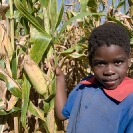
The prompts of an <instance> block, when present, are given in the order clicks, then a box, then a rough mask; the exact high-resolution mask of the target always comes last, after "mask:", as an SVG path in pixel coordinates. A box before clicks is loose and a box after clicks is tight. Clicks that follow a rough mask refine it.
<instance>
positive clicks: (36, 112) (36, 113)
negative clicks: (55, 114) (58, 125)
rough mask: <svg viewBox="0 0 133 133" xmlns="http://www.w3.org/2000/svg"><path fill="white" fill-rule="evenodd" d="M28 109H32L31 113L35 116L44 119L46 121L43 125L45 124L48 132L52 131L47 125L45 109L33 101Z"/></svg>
mask: <svg viewBox="0 0 133 133" xmlns="http://www.w3.org/2000/svg"><path fill="white" fill-rule="evenodd" d="M28 110H29V111H30V113H31V114H33V115H34V116H36V117H38V118H40V119H41V120H42V121H43V123H44V124H43V125H45V129H46V132H47V133H50V132H49V130H48V128H47V126H46V125H47V123H46V120H45V118H44V111H43V110H41V109H39V108H37V107H36V106H35V105H34V104H33V103H32V102H30V103H29V108H28Z"/></svg>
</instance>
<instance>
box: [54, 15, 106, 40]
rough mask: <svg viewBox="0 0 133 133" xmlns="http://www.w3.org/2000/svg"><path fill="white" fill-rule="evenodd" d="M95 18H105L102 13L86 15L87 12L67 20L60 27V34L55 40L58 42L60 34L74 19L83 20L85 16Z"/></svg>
mask: <svg viewBox="0 0 133 133" xmlns="http://www.w3.org/2000/svg"><path fill="white" fill-rule="evenodd" d="M93 15H94V16H95V15H98V16H105V14H104V13H88V12H82V13H80V14H78V15H77V16H74V17H72V18H71V19H69V20H68V21H67V22H65V23H64V25H63V26H62V27H61V30H60V32H59V33H58V35H57V36H56V38H55V40H58V39H59V38H60V36H61V34H62V32H63V31H64V30H65V29H66V27H67V25H69V24H70V23H71V22H73V21H74V20H76V19H79V18H83V17H85V16H93Z"/></svg>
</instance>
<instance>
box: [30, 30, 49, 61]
mask: <svg viewBox="0 0 133 133" xmlns="http://www.w3.org/2000/svg"><path fill="white" fill-rule="evenodd" d="M31 40H32V41H34V43H33V47H32V49H31V51H30V57H31V58H32V59H33V60H34V61H35V62H36V63H39V62H40V60H41V59H42V56H43V54H44V53H45V51H46V50H47V48H48V46H49V44H50V41H51V39H49V38H46V36H45V35H44V34H43V33H41V32H38V31H36V30H35V29H32V31H31Z"/></svg>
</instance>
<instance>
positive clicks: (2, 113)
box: [0, 107, 20, 115]
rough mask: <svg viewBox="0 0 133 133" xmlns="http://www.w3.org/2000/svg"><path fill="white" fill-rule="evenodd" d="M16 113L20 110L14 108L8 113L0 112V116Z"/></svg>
mask: <svg viewBox="0 0 133 133" xmlns="http://www.w3.org/2000/svg"><path fill="white" fill-rule="evenodd" d="M17 111H20V108H18V107H14V108H12V109H11V110H10V111H4V110H0V115H8V114H11V113H13V112H17Z"/></svg>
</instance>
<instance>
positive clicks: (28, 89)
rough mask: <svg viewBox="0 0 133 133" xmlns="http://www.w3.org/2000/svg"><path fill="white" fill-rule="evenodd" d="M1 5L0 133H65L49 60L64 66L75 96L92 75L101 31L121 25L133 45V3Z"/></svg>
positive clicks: (25, 1)
mask: <svg viewBox="0 0 133 133" xmlns="http://www.w3.org/2000/svg"><path fill="white" fill-rule="evenodd" d="M0 2H1V5H0V15H1V20H0V31H1V32H0V79H1V80H0V132H1V133H2V132H4V133H5V132H10V133H25V132H28V133H33V132H35V133H41V132H42V133H45V132H46V133H57V132H59V133H61V132H62V133H64V132H65V130H66V126H67V121H64V122H62V121H59V120H58V119H57V118H56V116H55V114H54V96H55V75H54V73H53V71H52V68H51V66H50V64H49V58H50V57H51V56H53V57H54V60H55V63H57V62H59V65H60V66H61V68H62V70H63V71H64V73H65V76H66V85H67V88H68V89H67V90H68V94H69V92H70V91H71V89H72V88H73V87H74V86H75V85H76V84H77V83H78V82H79V81H80V80H81V79H82V78H83V77H85V76H86V75H88V74H89V73H91V69H90V67H89V66H88V59H87V54H88V53H87V39H88V36H89V35H90V33H91V31H92V30H93V29H94V28H95V27H97V26H99V25H100V24H102V23H104V22H107V21H114V22H116V23H119V24H121V25H123V26H124V27H125V28H126V29H127V31H128V33H129V35H130V38H131V41H130V42H131V46H132V45H133V1H132V0H109V1H108V0H79V1H77V0H65V1H63V0H62V1H61V0H60V1H58V2H57V0H21V1H20V0H9V1H4V0H3V1H0ZM132 69H133V65H131V67H130V69H129V72H128V76H130V77H133V71H132Z"/></svg>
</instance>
